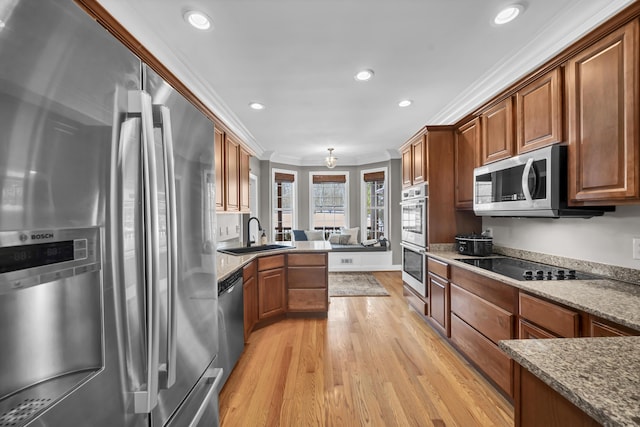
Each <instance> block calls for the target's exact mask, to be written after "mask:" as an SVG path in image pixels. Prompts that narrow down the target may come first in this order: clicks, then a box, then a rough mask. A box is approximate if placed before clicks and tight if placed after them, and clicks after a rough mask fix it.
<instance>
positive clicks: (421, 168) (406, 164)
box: [401, 131, 427, 187]
mask: <svg viewBox="0 0 640 427" xmlns="http://www.w3.org/2000/svg"><path fill="white" fill-rule="evenodd" d="M401 153H402V186H403V187H409V186H411V185H416V184H420V183H422V182H424V181H425V180H426V167H427V165H426V153H425V143H424V132H423V131H422V132H420V133H418V135H416V136H414V138H413V139H412V140H411V141H410V142H409V143H407V145H406V146H404V147H403V148H402V150H401Z"/></svg>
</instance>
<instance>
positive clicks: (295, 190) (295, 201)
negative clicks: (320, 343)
mask: <svg viewBox="0 0 640 427" xmlns="http://www.w3.org/2000/svg"><path fill="white" fill-rule="evenodd" d="M276 173H284V174H288V175H293V200H292V201H291V206H293V220H292V225H291V230H295V229H297V228H298V171H295V170H288V169H278V168H272V169H271V183H270V184H271V185H270V188H269V195H270V196H269V230H270V232H271V233H273V235H272V236H269V238H270V239H271V240H273V241H275V239H276V236H275V228H271V227H273V226H274V225H273V222H274V219H275V218H274V215H275V206H274V203H273V202H274V199H275V184H276ZM292 234H293V231H292Z"/></svg>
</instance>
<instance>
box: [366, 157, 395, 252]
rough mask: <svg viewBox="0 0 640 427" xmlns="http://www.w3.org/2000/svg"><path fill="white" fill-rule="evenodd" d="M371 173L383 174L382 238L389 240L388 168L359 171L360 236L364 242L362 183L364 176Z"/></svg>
mask: <svg viewBox="0 0 640 427" xmlns="http://www.w3.org/2000/svg"><path fill="white" fill-rule="evenodd" d="M372 172H384V226H385V232H384V233H385V234H384V236H385V237H386V238H387V239H388V238H389V230H390V224H389V168H388V167H386V166H382V167H379V168H373V169H363V170H361V171H360V230H361V231H360V235H361V236H362V240H365V232H366V231H367V198H366V195H367V183H366V182H365V181H364V175H365V174H367V173H372Z"/></svg>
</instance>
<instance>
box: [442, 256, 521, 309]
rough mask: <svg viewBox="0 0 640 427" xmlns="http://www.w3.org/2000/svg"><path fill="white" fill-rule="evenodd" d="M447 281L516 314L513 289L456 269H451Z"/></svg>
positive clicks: (516, 299)
mask: <svg viewBox="0 0 640 427" xmlns="http://www.w3.org/2000/svg"><path fill="white" fill-rule="evenodd" d="M449 281H450V282H451V283H455V284H456V285H458V286H459V287H461V288H463V289H465V290H467V291H469V292H471V293H473V294H475V295H478V296H479V297H480V298H482V299H484V300H487V301H489V302H490V303H492V304H495V305H497V306H498V307H500V308H502V309H503V310H506V311H508V312H509V313H516V312H517V307H516V304H517V301H518V290H517V289H516V288H514V287H511V286H509V285H506V284H504V283H501V282H498V281H497V280H494V279H491V278H489V277H486V276H482V275H480V274H476V273H473V272H471V271H469V270H466V269H464V268H458V267H452V268H451V280H449Z"/></svg>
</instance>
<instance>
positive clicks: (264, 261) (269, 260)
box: [258, 255, 284, 271]
mask: <svg viewBox="0 0 640 427" xmlns="http://www.w3.org/2000/svg"><path fill="white" fill-rule="evenodd" d="M278 267H284V255H271V256H265V257H261V258H258V271H264V270H271V269H273V268H278Z"/></svg>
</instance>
